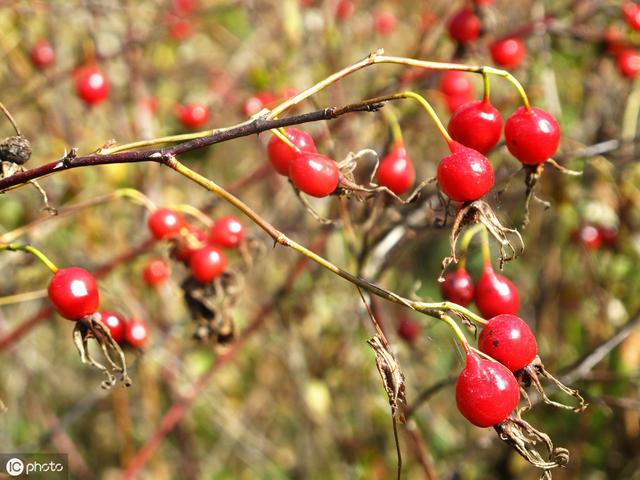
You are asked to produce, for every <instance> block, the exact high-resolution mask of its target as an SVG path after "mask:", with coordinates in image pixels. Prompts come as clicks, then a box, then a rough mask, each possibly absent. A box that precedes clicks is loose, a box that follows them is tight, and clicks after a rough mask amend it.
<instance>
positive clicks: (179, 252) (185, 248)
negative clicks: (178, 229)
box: [171, 225, 209, 262]
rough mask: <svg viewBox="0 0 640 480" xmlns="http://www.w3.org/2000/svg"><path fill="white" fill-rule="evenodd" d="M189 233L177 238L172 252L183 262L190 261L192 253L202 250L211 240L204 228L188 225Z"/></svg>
mask: <svg viewBox="0 0 640 480" xmlns="http://www.w3.org/2000/svg"><path fill="white" fill-rule="evenodd" d="M187 229H188V233H187V234H186V235H182V236H180V237H178V238H177V241H176V242H175V244H174V248H173V250H172V252H171V254H172V255H173V257H174V258H175V259H177V260H180V261H181V262H189V259H190V258H191V255H193V254H194V253H195V252H196V251H197V250H200V249H201V248H202V247H204V246H205V244H206V243H207V242H208V241H209V235H208V234H207V232H205V231H204V230H202V229H200V228H197V227H194V226H193V225H187Z"/></svg>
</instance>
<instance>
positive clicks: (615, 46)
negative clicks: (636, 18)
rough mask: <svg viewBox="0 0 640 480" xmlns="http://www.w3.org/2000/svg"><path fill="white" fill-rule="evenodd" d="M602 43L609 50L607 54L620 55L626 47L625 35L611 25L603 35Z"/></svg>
mask: <svg viewBox="0 0 640 480" xmlns="http://www.w3.org/2000/svg"><path fill="white" fill-rule="evenodd" d="M602 41H603V42H604V45H605V47H606V48H607V53H609V54H611V55H616V56H617V55H619V54H620V53H621V52H622V51H623V50H624V46H625V39H624V35H623V34H622V32H621V31H620V30H618V29H617V28H616V27H615V26H613V25H611V26H609V27H607V29H606V30H605V31H604V33H603V34H602Z"/></svg>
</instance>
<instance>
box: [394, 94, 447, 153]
mask: <svg viewBox="0 0 640 480" xmlns="http://www.w3.org/2000/svg"><path fill="white" fill-rule="evenodd" d="M398 95H400V96H402V97H404V98H413V99H414V100H417V101H418V102H419V103H420V105H422V106H423V107H424V108H425V110H426V111H427V113H428V114H429V116H430V117H431V120H433V122H434V123H435V124H436V127H437V128H438V130H439V131H440V135H442V137H443V138H444V139H445V140H446V141H447V143H448V144H449V145H451V143H452V142H453V139H452V138H451V135H449V132H447V129H446V127H445V126H444V125H443V124H442V121H441V120H440V117H438V114H437V113H436V111H435V110H434V109H433V107H432V106H431V104H430V103H429V102H427V100H426V99H425V98H424V97H423V96H422V95H419V94H417V93H415V92H401V93H399V94H398Z"/></svg>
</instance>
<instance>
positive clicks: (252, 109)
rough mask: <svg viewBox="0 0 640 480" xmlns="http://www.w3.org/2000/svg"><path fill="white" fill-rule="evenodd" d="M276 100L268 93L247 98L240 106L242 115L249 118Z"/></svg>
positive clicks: (260, 93) (259, 93)
mask: <svg viewBox="0 0 640 480" xmlns="http://www.w3.org/2000/svg"><path fill="white" fill-rule="evenodd" d="M275 100H276V98H275V97H274V96H273V95H272V94H271V93H269V92H258V93H256V94H255V95H253V96H251V97H249V98H248V99H247V101H246V102H244V105H243V106H242V113H243V114H244V115H245V116H247V117H250V116H251V115H253V114H254V113H258V112H259V111H260V110H262V109H263V108H265V107H266V106H268V105H270V104H272V103H273V102H275Z"/></svg>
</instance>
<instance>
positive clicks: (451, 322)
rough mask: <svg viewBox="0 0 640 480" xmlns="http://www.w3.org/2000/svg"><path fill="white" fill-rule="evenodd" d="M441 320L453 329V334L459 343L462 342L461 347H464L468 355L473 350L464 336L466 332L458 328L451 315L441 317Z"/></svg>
mask: <svg viewBox="0 0 640 480" xmlns="http://www.w3.org/2000/svg"><path fill="white" fill-rule="evenodd" d="M440 320H442V321H443V322H444V323H446V324H447V325H449V327H451V329H452V330H453V333H454V334H455V335H456V337H457V339H458V341H459V342H460V345H461V346H462V348H463V349H464V351H465V352H467V353H468V352H469V351H470V350H471V347H470V346H469V342H467V337H465V336H464V332H463V331H462V329H461V328H460V327H459V326H458V324H457V323H456V322H455V321H454V320H453V319H452V318H451V317H450V316H449V315H442V316H441V317H440Z"/></svg>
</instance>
